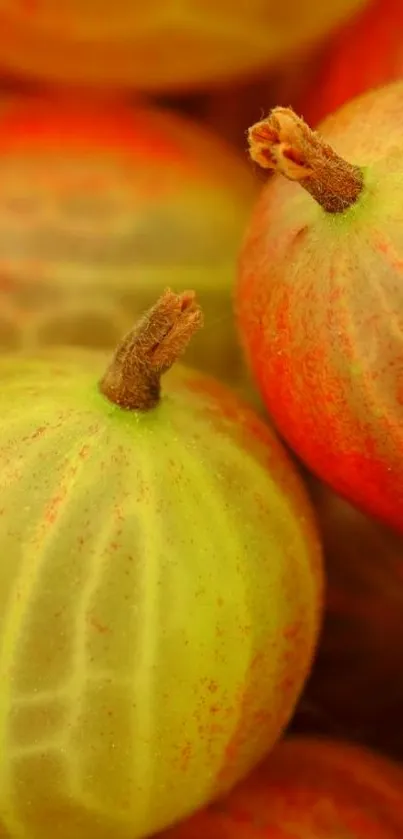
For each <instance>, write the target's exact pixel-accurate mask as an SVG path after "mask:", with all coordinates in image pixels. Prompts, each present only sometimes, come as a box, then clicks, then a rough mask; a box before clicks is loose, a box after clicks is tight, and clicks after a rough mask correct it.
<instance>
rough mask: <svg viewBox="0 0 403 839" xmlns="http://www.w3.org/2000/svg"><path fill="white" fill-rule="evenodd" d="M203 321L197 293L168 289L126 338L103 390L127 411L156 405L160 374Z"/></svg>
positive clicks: (113, 361)
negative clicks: (176, 292) (179, 292)
mask: <svg viewBox="0 0 403 839" xmlns="http://www.w3.org/2000/svg"><path fill="white" fill-rule="evenodd" d="M202 324H203V313H202V310H201V308H200V306H199V305H198V303H197V302H196V299H195V294H194V292H193V291H184V292H183V293H182V294H175V293H174V292H173V291H171V290H170V289H167V290H166V291H165V292H164V293H163V294H162V295H161V297H160V298H159V300H158V301H157V303H156V304H155V306H153V307H152V309H150V310H149V311H148V312H147V313H146V314H145V315H144V316H143V317H142V318H141V319H140V320H139V322H138V324H137V325H136V326H135V327H134V329H133V330H132V331H131V332H129V334H128V335H126V337H125V338H123V341H122V342H121V343H120V345H119V346H118V348H117V350H116V351H115V354H114V356H113V359H112V362H111V364H110V366H109V368H108V370H107V371H106V373H105V375H104V377H103V379H102V380H101V382H100V385H99V387H100V390H101V392H102V393H103V394H104V395H105V396H106V397H107V398H108V399H109V400H110V402H114V403H115V404H116V405H119V406H120V407H121V408H125V409H127V410H132V411H149V410H150V409H151V408H154V407H155V406H156V405H157V403H158V402H159V399H160V390H161V376H162V375H163V374H164V373H166V371H167V370H169V368H170V367H172V365H173V364H174V362H175V361H176V360H177V359H178V358H179V356H180V355H182V353H183V352H184V350H185V349H186V347H187V345H188V343H189V341H190V339H191V337H192V335H193V334H194V333H195V332H196V331H197V330H198V329H199V328H200V327H201V326H202Z"/></svg>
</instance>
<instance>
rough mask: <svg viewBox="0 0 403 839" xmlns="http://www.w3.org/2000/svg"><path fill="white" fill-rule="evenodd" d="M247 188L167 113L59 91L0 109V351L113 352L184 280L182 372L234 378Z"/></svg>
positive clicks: (236, 170) (230, 160) (234, 161)
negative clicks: (197, 315)
mask: <svg viewBox="0 0 403 839" xmlns="http://www.w3.org/2000/svg"><path fill="white" fill-rule="evenodd" d="M254 195H255V188H254V183H253V180H252V178H251V177H250V173H249V172H248V171H247V169H246V167H244V166H243V164H242V163H241V162H240V161H239V159H238V157H236V156H235V154H234V153H233V152H232V151H231V150H230V149H229V147H227V146H226V145H225V144H224V143H222V142H220V141H219V140H218V139H216V138H215V137H214V136H213V135H211V134H209V133H207V132H206V131H204V130H203V129H201V128H198V127H197V126H196V125H193V124H192V123H190V122H185V121H184V120H183V119H181V118H180V117H178V116H176V115H174V114H169V113H166V112H163V111H156V110H152V109H150V108H148V109H145V108H140V107H137V108H136V109H133V110H132V109H130V108H129V107H127V108H126V107H123V106H118V105H110V106H109V110H106V111H105V109H103V108H102V107H101V105H96V104H91V103H90V102H88V101H80V102H77V103H76V104H74V102H73V101H72V100H71V98H70V97H66V99H65V100H63V99H60V97H59V100H58V101H56V100H55V99H54V98H52V97H46V98H39V97H31V98H29V99H19V98H17V99H14V98H13V99H11V100H6V101H5V102H4V103H3V108H2V110H1V111H0V230H1V232H2V235H1V237H0V347H2V348H3V349H4V348H5V349H10V348H12V349H14V348H18V347H20V346H21V345H22V346H23V348H24V349H27V350H29V351H32V350H34V349H36V348H37V347H38V346H40V345H44V344H54V343H70V344H71V343H74V344H78V345H80V344H87V345H91V346H93V347H113V346H114V345H115V343H116V341H117V340H118V339H119V336H120V335H121V334H122V332H124V331H126V330H128V329H129V328H130V325H131V323H132V322H133V318H135V317H137V316H138V315H139V313H140V312H141V311H143V310H144V308H146V307H147V306H149V305H151V304H152V302H153V300H155V298H156V297H157V296H158V295H159V294H160V293H161V292H162V291H163V289H164V288H165V287H166V285H170V284H171V285H174V286H177V285H178V286H179V288H180V287H181V285H182V286H183V285H187V284H188V283H191V284H192V286H193V287H194V288H196V290H197V292H198V293H199V295H200V300H201V302H202V304H203V306H204V310H205V318H206V329H205V332H204V335H202V334H201V335H200V336H197V337H196V339H195V341H194V344H193V346H192V348H191V351H190V358H191V360H192V362H194V363H195V364H196V365H200V366H203V367H204V368H205V369H208V370H210V371H212V370H213V371H215V372H216V373H217V374H220V375H221V376H223V377H224V376H226V377H227V378H228V379H231V380H232V381H240V379H241V362H240V353H239V350H238V342H237V338H236V335H235V330H234V328H233V324H232V309H231V287H232V283H233V273H234V265H235V259H236V253H237V249H238V246H239V237H240V235H241V231H242V230H243V227H244V225H245V221H246V218H247V213H248V212H249V210H250V207H251V203H252V200H253V197H254Z"/></svg>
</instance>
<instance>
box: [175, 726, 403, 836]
mask: <svg viewBox="0 0 403 839" xmlns="http://www.w3.org/2000/svg"><path fill="white" fill-rule="evenodd" d="M402 831H403V771H402V769H401V768H400V767H398V766H397V765H396V766H395V765H394V764H393V763H392V762H390V761H388V760H386V759H385V758H381V757H378V756H377V755H374V754H371V752H369V751H368V750H366V749H360V748H358V747H355V746H351V745H348V744H347V743H336V742H332V741H331V740H315V739H313V738H312V739H311V738H302V737H301V738H292V739H291V738H290V739H289V740H285V741H283V742H282V743H280V744H279V745H278V746H277V747H276V749H275V750H274V752H272V754H271V755H270V757H269V759H268V760H267V761H266V762H265V763H264V764H263V765H262V766H261V767H259V769H258V770H257V771H255V772H254V773H253V775H251V776H250V777H249V778H247V780H246V781H244V782H243V783H242V784H240V785H239V787H237V789H235V790H234V791H233V792H232V793H231V794H230V795H229V796H228V798H226V799H224V800H223V801H220V802H218V803H217V804H215V805H213V806H212V807H211V808H209V809H208V810H205V811H204V812H201V813H199V814H197V815H196V816H194V817H193V818H192V819H190V820H189V821H188V822H184V823H183V824H180V825H178V827H176V828H174V829H173V830H169V831H167V832H166V833H164V834H163V837H164V839H207V837H208V839H401V836H402ZM161 839H163V838H162V836H161Z"/></svg>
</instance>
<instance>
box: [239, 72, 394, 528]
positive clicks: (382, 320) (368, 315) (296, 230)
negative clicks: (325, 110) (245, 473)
mask: <svg viewBox="0 0 403 839" xmlns="http://www.w3.org/2000/svg"><path fill="white" fill-rule="evenodd" d="M401 115H403V83H396V84H395V85H390V86H388V87H385V88H383V89H381V90H377V91H373V92H371V93H368V94H366V95H365V96H363V97H362V98H360V99H356V100H354V101H353V102H351V103H350V104H349V105H346V106H345V107H344V108H342V109H341V110H340V111H339V112H338V113H337V114H336V115H334V116H333V117H332V118H330V119H329V120H328V121H327V122H326V123H325V124H324V126H323V131H322V133H323V138H324V139H323V140H322V138H321V137H320V136H319V135H318V134H314V133H313V132H311V131H310V130H309V128H308V127H307V126H306V125H305V123H303V122H302V121H301V120H299V119H298V118H297V117H296V116H295V114H293V112H292V111H290V110H288V109H283V108H278V109H275V110H274V111H273V112H272V114H271V115H270V116H269V117H268V118H267V120H264V121H263V122H261V123H257V124H256V125H255V126H253V128H252V129H251V130H250V142H251V153H252V156H253V157H254V158H255V159H256V160H258V162H260V163H261V164H262V165H263V166H267V167H268V168H272V169H277V170H278V173H277V174H276V175H275V176H274V177H273V178H271V179H270V181H269V183H268V184H267V185H266V187H265V189H264V191H263V194H262V197H261V199H260V201H259V203H258V206H257V208H256V211H255V213H254V216H253V218H252V221H251V225H250V229H249V233H248V235H247V237H246V241H245V244H244V248H243V253H242V255H241V260H240V278H239V286H238V294H237V312H238V320H239V325H240V329H241V332H242V336H243V341H244V345H245V349H246V352H247V355H248V358H249V361H250V364H251V367H252V369H253V372H254V375H255V377H256V380H257V382H258V384H259V387H260V389H261V392H262V395H263V397H264V400H265V402H266V405H267V408H268V410H269V412H270V413H271V415H272V417H273V419H274V421H275V423H276V424H277V426H278V428H279V430H280V432H281V434H282V435H283V436H284V438H285V439H286V440H287V442H288V443H289V444H290V446H291V448H293V449H294V451H295V452H296V453H297V454H298V455H299V456H300V457H301V459H302V460H303V461H304V462H305V463H306V464H307V466H308V467H309V468H310V469H311V470H312V471H313V472H315V473H316V474H317V475H318V476H319V477H321V478H322V479H323V480H324V481H327V482H328V483H329V484H330V485H331V486H332V487H333V488H334V489H335V490H336V491H337V492H338V493H339V494H341V495H343V496H345V497H346V498H347V499H348V500H350V502H351V503H353V504H355V505H356V506H357V507H360V508H362V509H363V510H364V511H367V512H369V513H372V514H373V515H375V516H378V517H379V518H382V519H384V520H385V522H386V523H389V524H390V525H393V526H394V527H395V528H397V529H398V530H399V531H402V532H403V468H402V467H403V273H402V270H403V269H402V266H403V234H402V229H403V228H402V224H401V221H402V218H403V192H402V191H401V188H400V186H401V178H402V173H403V164H402V159H403V158H402V152H403V141H402V134H401V125H400V122H401V120H400V117H401ZM325 140H326V144H325ZM327 142H328V143H329V144H330V145H327ZM333 149H334V150H333ZM339 155H340V156H339ZM344 158H345V159H344ZM346 161H350V162H349V163H347V162H346ZM280 173H283V175H285V177H282V175H281V174H280ZM293 180H294V181H295V183H292V181H293ZM303 187H304V188H303Z"/></svg>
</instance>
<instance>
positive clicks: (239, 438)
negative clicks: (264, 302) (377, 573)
mask: <svg viewBox="0 0 403 839" xmlns="http://www.w3.org/2000/svg"><path fill="white" fill-rule="evenodd" d="M103 369H104V360H103V359H102V361H99V362H98V359H97V358H96V356H95V354H93V355H92V356H90V357H88V359H87V360H85V356H84V354H82V357H81V358H80V357H79V354H77V355H76V357H75V358H74V359H71V360H70V361H68V360H67V358H66V357H64V356H63V354H61V355H60V358H57V357H56V354H54V355H53V357H52V358H51V357H49V358H48V359H47V360H46V359H45V358H43V357H42V358H41V359H32V360H25V359H24V358H22V357H19V358H18V359H17V358H15V357H12V356H10V357H9V358H5V357H3V358H2V359H0V380H1V382H2V410H1V415H0V558H1V559H0V684H1V692H0V746H1V747H0V833H1V830H2V829H3V831H4V832H5V834H6V835H7V837H8V836H10V837H11V839H71V837H73V836H74V839H109V837H111V836H113V837H114V839H129V837H130V839H139V838H140V837H145V836H148V835H150V834H152V833H153V832H154V831H157V830H159V829H162V828H164V827H166V826H168V825H169V824H171V823H172V822H174V821H175V820H176V819H179V818H181V817H184V816H186V815H187V814H188V813H191V812H192V811H193V810H195V809H196V808H198V807H201V806H202V805H204V804H206V803H207V802H208V801H209V800H211V799H213V798H214V797H215V796H217V795H218V794H220V793H222V792H224V791H226V790H228V789H229V788H230V787H231V786H232V785H233V784H234V783H235V782H236V781H237V780H238V779H239V778H241V777H242V776H243V775H245V774H246V773H247V772H248V771H249V769H250V768H251V767H252V766H253V765H254V764H255V763H256V762H257V761H258V760H259V759H260V758H261V757H262V756H263V755H264V754H265V752H266V751H267V750H268V749H270V748H271V747H272V746H273V744H274V743H275V741H276V740H277V738H278V737H279V735H280V733H281V731H282V730H283V728H284V726H285V725H286V724H287V722H288V720H289V718H290V715H291V713H292V710H293V708H294V706H295V704H296V702H297V699H298V697H299V695H300V693H301V689H302V685H303V682H304V680H305V678H306V675H307V672H308V669H309V666H310V663H311V659H312V655H313V652H314V647H315V643H316V638H317V634H318V626H319V623H320V613H321V601H322V570H321V549H320V546H319V542H318V537H317V532H316V526H315V522H314V516H313V513H312V508H311V506H310V503H309V501H308V498H307V495H306V492H305V489H304V487H303V485H302V483H301V480H300V478H299V476H298V475H297V473H296V472H295V470H294V467H293V465H292V464H291V462H290V460H289V458H288V455H287V454H286V453H285V451H284V449H283V447H282V446H281V444H280V443H279V442H278V440H277V439H276V437H275V436H274V435H273V434H272V432H271V431H270V429H269V428H267V427H266V426H265V425H263V424H262V423H261V422H260V421H259V420H258V419H257V418H256V416H255V415H254V414H253V413H252V412H251V411H250V410H249V409H247V408H246V407H244V405H243V404H242V403H240V402H239V401H238V400H237V399H236V398H235V397H233V396H232V395H231V394H229V393H228V392H227V391H226V390H225V389H223V388H222V387H221V386H219V385H217V384H216V383H215V382H214V381H212V380H209V379H207V378H203V377H201V376H200V375H198V374H195V373H194V372H191V371H188V370H186V368H176V369H175V370H173V371H172V372H170V373H168V374H167V375H166V377H164V388H165V389H164V395H163V398H162V401H161V403H160V404H159V406H158V407H157V408H155V409H154V410H153V411H149V412H148V413H143V414H139V413H138V412H128V411H122V410H120V409H119V408H117V407H116V406H114V405H112V404H111V403H110V402H108V401H107V400H106V398H105V397H103V396H102V395H101V393H100V392H99V390H98V387H97V385H96V381H97V379H98V378H99V376H100V375H101V372H103Z"/></svg>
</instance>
